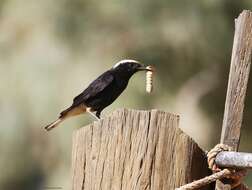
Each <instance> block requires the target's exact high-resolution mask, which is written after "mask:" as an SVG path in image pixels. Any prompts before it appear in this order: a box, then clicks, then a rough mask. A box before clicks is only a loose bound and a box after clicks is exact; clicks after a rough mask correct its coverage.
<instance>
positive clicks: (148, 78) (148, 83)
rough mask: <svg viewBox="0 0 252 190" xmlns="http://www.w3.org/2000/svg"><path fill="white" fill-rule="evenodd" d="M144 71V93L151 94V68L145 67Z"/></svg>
mask: <svg viewBox="0 0 252 190" xmlns="http://www.w3.org/2000/svg"><path fill="white" fill-rule="evenodd" d="M146 69H149V70H147V71H146V92H147V93H151V92H152V91H153V71H154V69H153V67H152V66H147V67H146Z"/></svg>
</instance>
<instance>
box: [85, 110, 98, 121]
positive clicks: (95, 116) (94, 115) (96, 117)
mask: <svg viewBox="0 0 252 190" xmlns="http://www.w3.org/2000/svg"><path fill="white" fill-rule="evenodd" d="M87 112H88V113H89V114H90V115H92V116H93V117H94V118H95V119H96V120H98V121H99V120H100V118H99V117H98V116H97V115H96V114H94V113H93V112H92V111H90V110H87Z"/></svg>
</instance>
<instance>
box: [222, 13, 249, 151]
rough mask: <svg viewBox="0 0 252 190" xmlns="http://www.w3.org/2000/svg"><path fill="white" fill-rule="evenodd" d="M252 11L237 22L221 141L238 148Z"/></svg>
mask: <svg viewBox="0 0 252 190" xmlns="http://www.w3.org/2000/svg"><path fill="white" fill-rule="evenodd" d="M251 53H252V12H250V11H247V10H245V11H243V12H242V13H241V14H240V15H239V17H238V19H237V20H236V22H235V35H234V42H233V50H232V58H231V66H230V72H229V81H228V89H227V96H226V104H225V111H224V118H223V125H222V134H221V143H223V144H226V145H229V146H231V147H232V149H233V150H234V151H237V150H238V147H239V141H240V131H241V124H242V118H243V109H244V101H245V96H246V89H247V83H248V78H249V71H250V65H251Z"/></svg>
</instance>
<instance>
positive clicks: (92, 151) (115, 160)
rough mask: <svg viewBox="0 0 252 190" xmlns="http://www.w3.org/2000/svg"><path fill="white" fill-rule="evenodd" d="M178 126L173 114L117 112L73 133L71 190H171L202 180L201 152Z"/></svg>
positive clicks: (205, 172)
mask: <svg viewBox="0 0 252 190" xmlns="http://www.w3.org/2000/svg"><path fill="white" fill-rule="evenodd" d="M178 125H179V117H178V116H177V115H174V114H170V113H166V112H162V111H157V110H152V111H137V110H126V109H121V110H118V111H115V112H113V113H112V114H111V116H110V117H107V118H105V119H102V120H101V121H100V122H94V123H93V124H90V125H88V126H86V127H83V128H81V129H79V130H77V131H76V132H75V133H74V136H73V151H72V167H73V183H72V184H73V186H72V189H73V190H83V189H85V190H86V189H87V190H89V189H92V190H150V189H153V190H161V189H162V190H163V189H165V190H172V189H175V187H179V186H180V185H182V184H185V183H188V182H191V181H192V180H195V179H199V178H202V177H205V176H206V175H208V174H209V170H208V166H207V162H206V157H205V154H204V152H203V151H202V150H201V149H200V148H199V147H198V145H197V144H196V143H195V142H193V140H192V139H191V138H190V137H188V136H187V135H186V134H184V133H183V132H182V131H181V130H180V129H179V128H178ZM202 189H203V188H202ZM204 190H210V187H209V186H208V187H205V188H204Z"/></svg>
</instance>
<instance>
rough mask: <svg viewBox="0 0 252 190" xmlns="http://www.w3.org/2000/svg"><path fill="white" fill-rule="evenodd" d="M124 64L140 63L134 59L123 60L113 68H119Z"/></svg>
mask: <svg viewBox="0 0 252 190" xmlns="http://www.w3.org/2000/svg"><path fill="white" fill-rule="evenodd" d="M124 63H139V62H138V61H136V60H133V59H123V60H121V61H119V62H117V63H116V64H115V65H114V66H113V68H116V67H118V66H119V65H121V64H124Z"/></svg>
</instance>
